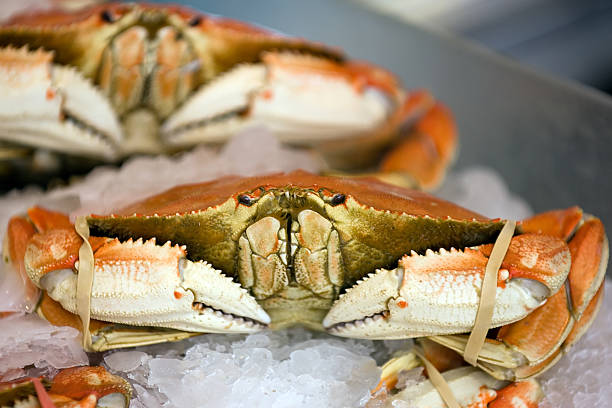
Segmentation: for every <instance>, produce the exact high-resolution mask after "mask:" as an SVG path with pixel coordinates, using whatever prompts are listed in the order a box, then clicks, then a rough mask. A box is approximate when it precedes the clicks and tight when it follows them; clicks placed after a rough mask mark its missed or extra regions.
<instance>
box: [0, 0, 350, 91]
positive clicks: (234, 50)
mask: <svg viewBox="0 0 612 408" xmlns="http://www.w3.org/2000/svg"><path fill="white" fill-rule="evenodd" d="M139 21H144V22H145V23H144V25H145V26H146V25H149V26H151V27H156V26H159V25H161V24H163V23H170V24H171V25H173V26H175V27H176V28H177V29H178V30H180V31H181V32H183V33H184V34H185V35H186V36H188V37H189V38H190V39H191V41H193V48H194V50H195V52H196V53H197V54H198V56H199V57H200V58H202V59H203V60H204V61H206V65H207V70H202V71H201V72H200V83H202V82H204V81H206V80H209V79H211V78H213V77H215V76H216V75H218V74H219V73H221V72H224V71H226V70H228V69H230V68H231V67H233V66H234V65H235V64H237V63H244V62H255V61H258V60H259V59H260V58H261V55H262V52H264V51H266V50H288V51H295V52H307V53H311V54H314V55H320V56H325V57H326V58H331V59H333V60H341V59H342V58H343V57H342V53H341V52H340V51H339V50H338V49H336V48H333V47H329V46H326V45H323V44H320V43H316V42H309V41H306V40H304V39H300V38H291V37H286V36H284V35H281V34H277V33H274V32H271V31H268V30H265V29H262V28H259V27H255V26H253V25H250V24H247V23H243V22H240V21H236V20H232V19H228V18H220V17H213V16H209V15H206V14H204V13H201V12H198V11H195V10H192V9H189V8H187V7H181V6H176V5H162V4H146V3H107V4H102V5H97V6H93V7H90V8H87V9H84V10H81V11H77V12H69V11H62V10H51V11H39V12H34V13H31V12H30V13H27V12H26V13H24V14H20V15H17V16H15V17H13V18H11V19H10V20H9V21H7V22H6V23H5V24H4V25H2V26H1V27H0V46H7V45H12V46H13V47H19V46H28V47H30V48H31V49H36V48H43V49H46V50H50V51H53V52H54V61H55V62H56V63H59V64H64V65H72V66H75V67H78V68H79V70H80V71H81V72H82V73H83V74H84V75H85V76H86V77H89V78H93V77H94V76H96V75H97V74H98V68H99V67H100V63H101V59H102V54H103V50H104V49H105V48H106V47H107V46H108V44H109V41H111V40H112V38H113V37H114V36H116V35H118V34H120V33H121V32H122V31H124V30H126V29H127V28H129V27H131V26H133V25H135V24H137V23H138V22H139Z"/></svg>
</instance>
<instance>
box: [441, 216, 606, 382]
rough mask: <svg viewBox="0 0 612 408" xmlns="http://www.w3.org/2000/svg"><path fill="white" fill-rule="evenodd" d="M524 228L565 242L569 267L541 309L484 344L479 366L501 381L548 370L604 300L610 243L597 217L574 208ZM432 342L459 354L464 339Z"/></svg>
mask: <svg viewBox="0 0 612 408" xmlns="http://www.w3.org/2000/svg"><path fill="white" fill-rule="evenodd" d="M522 230H523V231H526V232H534V233H539V234H541V233H544V234H550V235H554V236H557V237H559V238H562V239H564V240H569V243H568V248H569V250H570V253H571V258H572V260H571V268H570V272H569V275H568V277H567V281H566V282H565V283H564V285H563V287H562V288H561V289H560V290H559V291H558V292H557V293H555V294H554V295H553V296H551V297H550V298H548V300H547V301H546V303H545V304H544V305H542V306H541V307H539V308H538V309H536V310H534V311H533V312H532V313H530V314H529V315H528V316H527V317H525V318H524V319H521V320H519V321H517V322H514V323H511V324H508V325H505V326H504V327H502V328H501V329H500V330H499V331H498V332H497V333H496V335H495V338H489V339H488V341H487V342H486V343H485V344H484V346H483V348H482V350H481V352H480V354H479V357H478V366H479V367H480V368H482V369H483V370H485V371H486V372H488V373H489V374H491V375H493V376H494V377H496V378H499V379H507V380H517V379H526V378H530V377H533V376H536V375H539V374H541V373H543V372H544V371H546V370H547V369H548V368H550V367H552V365H554V364H555V363H556V362H557V361H558V360H559V358H560V357H561V356H562V355H563V353H565V352H567V351H568V350H569V348H570V347H571V346H572V345H573V344H574V343H575V342H576V341H577V340H578V339H579V338H580V336H581V335H582V334H583V333H584V332H585V330H586V329H587V328H588V327H589V325H590V324H591V322H592V321H593V319H594V318H595V316H596V314H597V310H598V308H599V305H600V304H601V299H602V297H603V285H602V282H603V279H604V277H605V271H606V266H607V264H608V240H607V237H606V233H605V230H604V226H603V224H602V222H601V221H600V220H599V219H597V218H595V217H590V216H586V217H583V214H582V210H581V209H580V208H578V207H573V208H568V209H566V210H555V211H549V212H546V213H542V214H538V215H536V216H534V217H532V218H529V219H527V220H525V221H524V222H523V223H522ZM431 339H432V340H434V341H436V342H438V343H440V344H442V345H444V346H446V347H449V348H451V349H453V350H455V351H456V352H458V353H460V354H463V352H464V350H465V344H466V342H467V336H466V335H453V336H434V337H432V338H431Z"/></svg>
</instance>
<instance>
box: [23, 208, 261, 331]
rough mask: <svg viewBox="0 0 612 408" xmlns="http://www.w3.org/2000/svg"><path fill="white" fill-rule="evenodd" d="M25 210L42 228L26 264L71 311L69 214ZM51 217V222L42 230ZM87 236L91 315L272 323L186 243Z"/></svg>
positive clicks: (243, 327)
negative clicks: (190, 254) (190, 256)
mask: <svg viewBox="0 0 612 408" xmlns="http://www.w3.org/2000/svg"><path fill="white" fill-rule="evenodd" d="M30 213H31V214H32V216H33V217H34V220H32V221H33V222H34V223H35V225H37V226H39V227H41V229H40V231H41V232H39V233H37V234H34V235H33V236H32V237H31V239H30V241H29V243H28V245H27V248H26V251H25V257H24V259H25V269H26V271H27V273H28V275H29V277H30V278H31V279H32V281H33V282H34V283H35V284H36V285H37V286H39V287H40V288H42V289H44V290H46V291H47V293H48V295H49V296H50V297H51V298H52V299H54V300H56V301H57V302H59V303H60V304H61V305H62V307H63V308H64V309H66V310H67V311H69V312H71V313H75V312H76V287H77V273H75V270H78V259H77V258H78V249H79V247H80V245H81V241H80V238H79V237H78V235H76V232H75V231H74V228H73V227H72V224H70V222H69V220H68V218H67V217H66V216H64V215H62V214H60V213H53V212H50V211H46V210H43V209H40V208H35V209H32V210H31V211H30ZM49 220H53V224H54V226H55V227H54V228H52V229H48V230H44V226H45V225H44V224H45V222H46V221H49ZM61 224H63V227H62V225H61ZM90 243H91V245H92V248H93V250H94V258H95V265H94V282H93V288H92V293H91V317H92V318H94V319H98V320H103V321H109V322H115V323H125V324H134V321H138V322H139V325H143V326H160V327H169V328H175V329H178V330H186V331H197V332H253V331H258V330H260V329H261V328H262V327H263V326H264V325H265V324H267V323H269V317H268V315H267V314H266V313H265V312H264V310H263V309H262V308H261V307H260V306H259V305H258V304H257V302H256V301H255V299H254V298H253V297H252V296H250V295H249V294H248V293H247V291H246V290H245V289H243V288H242V287H241V286H240V285H239V284H237V283H235V282H233V281H232V280H231V279H230V278H228V277H225V276H224V275H223V274H222V273H221V272H220V271H218V270H215V269H214V268H212V267H211V266H210V265H209V264H207V263H205V262H192V261H190V260H187V259H186V249H185V247H179V246H176V245H174V246H172V245H171V244H170V243H169V242H168V243H166V244H164V245H157V244H156V242H155V240H154V239H152V240H148V241H144V242H143V241H142V240H140V239H139V240H137V241H133V240H131V239H130V240H128V241H125V242H120V241H118V240H117V239H109V238H99V237H93V238H90ZM126 294H128V295H127V296H126Z"/></svg>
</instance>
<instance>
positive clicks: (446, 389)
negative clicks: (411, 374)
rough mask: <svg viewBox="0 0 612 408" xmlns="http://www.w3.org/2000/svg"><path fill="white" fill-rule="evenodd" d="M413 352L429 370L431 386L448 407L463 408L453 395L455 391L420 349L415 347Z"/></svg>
mask: <svg viewBox="0 0 612 408" xmlns="http://www.w3.org/2000/svg"><path fill="white" fill-rule="evenodd" d="M412 351H413V353H414V354H416V356H417V357H418V358H420V359H421V361H422V362H423V365H424V366H425V368H426V369H427V376H428V377H429V381H431V384H432V385H433V386H434V387H435V388H436V390H437V391H438V394H440V398H442V401H444V403H445V404H446V406H447V407H448V408H461V405H459V403H458V402H457V399H456V398H455V394H453V391H452V390H451V388H450V386H449V385H448V383H447V382H446V380H445V379H444V377H443V376H442V374H440V372H439V371H438V369H437V368H436V367H435V366H434V365H433V364H431V362H430V361H429V360H427V358H425V355H424V354H423V353H421V351H420V350H419V349H418V347H414V348H413V349H412Z"/></svg>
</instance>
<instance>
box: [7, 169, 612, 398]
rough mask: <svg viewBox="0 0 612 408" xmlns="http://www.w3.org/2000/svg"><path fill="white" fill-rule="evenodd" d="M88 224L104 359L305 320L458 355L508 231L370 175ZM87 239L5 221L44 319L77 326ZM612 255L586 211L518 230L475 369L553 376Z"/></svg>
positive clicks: (59, 217) (300, 181)
mask: <svg viewBox="0 0 612 408" xmlns="http://www.w3.org/2000/svg"><path fill="white" fill-rule="evenodd" d="M79 221H80V222H82V223H83V224H84V225H87V226H88V228H86V229H87V230H88V231H89V233H90V234H91V235H90V237H89V238H88V240H87V242H89V244H90V245H91V252H92V253H93V258H94V260H93V261H92V262H93V272H92V273H93V284H92V287H91V291H90V290H89V289H88V288H87V289H86V290H85V297H86V298H87V299H89V300H90V302H91V303H90V307H87V309H88V310H87V312H90V316H91V318H92V319H95V320H92V321H91V324H90V330H91V335H92V342H91V343H89V346H88V347H90V348H91V349H94V350H106V349H110V348H115V347H124V346H132V345H140V344H150V343H156V342H161V341H167V340H175V339H180V338H184V337H187V336H191V335H195V334H197V333H249V332H255V331H258V330H262V329H264V328H281V327H287V326H290V325H296V324H301V325H305V326H308V327H311V328H314V329H319V330H326V331H328V332H329V333H331V334H335V335H339V336H347V337H356V338H370V339H400V338H410V337H422V336H431V339H432V340H434V341H435V342H437V343H440V344H444V345H445V346H448V347H451V348H453V349H455V350H457V351H459V352H460V353H462V352H463V348H464V347H465V344H464V342H463V343H462V336H461V335H460V334H461V333H466V332H470V331H471V330H472V327H473V325H474V321H475V315H476V312H477V309H478V303H479V300H480V294H481V289H480V288H481V285H482V280H483V274H484V270H485V266H486V264H487V259H488V257H489V255H491V252H492V250H493V241H495V239H496V237H497V236H498V234H499V233H500V230H501V229H502V226H503V225H504V222H502V221H501V220H491V219H488V218H486V217H483V216H481V215H479V214H476V213H474V212H471V211H469V210H466V209H464V208H461V207H458V206H456V205H454V204H452V203H449V202H446V201H443V200H440V199H438V198H435V197H433V196H430V195H427V194H425V193H421V192H417V191H411V190H406V189H402V188H400V187H396V186H392V185H388V184H385V183H382V182H379V181H376V180H373V179H343V178H333V177H323V176H315V175H312V174H309V173H305V172H301V171H299V172H293V173H289V174H277V175H272V176H265V177H252V178H241V177H225V178H222V179H219V180H216V181H212V182H208V183H203V184H194V185H186V186H179V187H175V188H173V189H171V190H168V191H167V192H165V193H163V194H160V195H156V196H153V197H150V198H148V199H145V200H144V201H141V202H139V203H136V204H132V205H129V206H127V207H126V208H124V209H122V210H119V211H117V212H114V213H112V214H110V215H105V216H101V215H93V216H90V217H88V218H87V219H86V224H85V223H84V222H83V221H84V220H82V219H81V220H79ZM77 224H78V223H77ZM79 228H80V227H79ZM79 234H81V235H83V234H84V232H83V231H81V230H79V232H78V233H77V232H76V231H75V227H74V226H73V225H72V224H71V222H70V221H69V219H68V217H67V216H65V215H63V214H60V213H56V212H51V211H47V210H44V209H42V208H32V209H30V210H29V211H28V215H27V216H17V217H14V218H13V219H12V220H11V221H10V224H9V227H8V236H7V237H8V239H7V243H6V253H5V256H6V259H8V260H9V261H11V262H12V263H13V264H14V265H15V267H16V268H17V269H18V270H20V271H21V272H22V273H24V274H27V276H28V277H29V279H31V281H32V282H33V283H34V284H35V285H36V286H38V287H39V288H41V289H42V290H43V291H44V295H43V300H42V301H41V303H40V305H39V310H38V311H39V313H40V314H41V316H43V317H45V318H46V319H48V320H49V321H50V322H52V323H54V324H70V325H73V326H74V327H77V328H81V323H80V322H79V320H78V318H77V316H76V315H75V313H77V312H78V313H81V312H82V310H79V306H78V304H79V301H78V299H79V298H80V296H81V295H82V293H83V292H82V291H81V289H78V290H77V288H78V287H80V285H79V279H80V277H81V274H82V273H83V272H82V267H83V266H82V265H81V262H85V261H83V259H81V258H83V256H84V253H83V252H81V253H80V254H79V250H80V249H81V251H83V248H85V247H86V246H87V245H86V243H85V244H84V242H83V240H82V239H81V237H80V235H79ZM85 236H87V235H85ZM510 236H512V235H510ZM86 252H87V251H86ZM91 252H90V254H91ZM607 258H608V243H607V239H606V235H605V232H604V229H603V226H602V223H601V222H600V221H599V220H598V219H596V218H594V217H590V216H583V214H582V212H581V210H579V209H578V208H570V209H568V210H562V211H553V212H549V213H544V214H540V215H536V216H534V217H532V218H530V219H527V220H524V221H523V222H521V223H519V224H518V226H517V229H516V231H515V233H514V236H513V237H512V238H511V241H510V243H509V248H508V250H507V252H506V254H505V257H504V258H503V261H502V263H501V267H500V268H499V270H497V273H496V276H497V279H496V282H497V283H496V287H495V286H493V288H494V289H495V292H496V295H495V296H494V298H495V307H494V313H493V317H492V324H491V326H490V327H491V330H489V337H490V339H488V341H487V342H486V344H485V347H484V348H483V349H482V351H481V353H480V354H479V355H478V361H477V365H478V366H480V367H481V368H483V369H485V370H486V371H487V372H488V373H490V374H491V375H493V376H495V377H497V378H498V379H501V380H514V379H525V378H529V377H531V376H533V375H536V374H538V373H539V372H541V371H543V370H544V369H545V368H546V367H548V366H550V365H551V364H552V363H553V362H554V361H556V359H557V358H558V356H559V355H560V354H561V353H562V352H563V351H565V350H567V349H568V347H569V345H571V344H572V343H573V342H574V341H575V340H576V338H577V337H579V336H580V335H581V334H582V333H583V332H584V330H585V329H586V327H588V325H589V323H590V322H591V320H592V318H593V317H594V315H595V313H596V309H597V307H598V305H599V302H600V300H601V297H602V289H601V287H603V286H602V281H603V277H604V274H605V269H606V266H607ZM493 276H495V274H494V275H493ZM568 276H569V277H568ZM493 282H495V280H494V281H493ZM78 292H79V293H81V294H79V293H78ZM496 327H501V329H499V330H498V329H494V328H496ZM86 333H87V331H86ZM86 337H89V336H88V335H87V336H86ZM430 343H431V342H430ZM438 347H439V346H438ZM462 347H463V348H462ZM396 371H397V370H394V369H388V370H386V374H384V375H386V376H387V377H388V378H391V377H393V376H394V375H395V374H396ZM476 372H477V373H478V372H479V371H476ZM468 374H470V373H468ZM470 375H471V374H470ZM477 375H481V374H477ZM487 378H489V377H487ZM388 382H389V383H391V381H388ZM496 384H498V385H499V384H501V383H496ZM530 384H532V383H530ZM532 385H533V384H532ZM491 386H492V385H491ZM479 387H480V386H477V387H476V388H475V389H476V392H477V393H478V390H479ZM530 387H531V386H530ZM528 388H529V387H528ZM536 394H538V393H537V392H536V393H535V394H533V395H536ZM538 395H539V394H538ZM489 397H490V396H489Z"/></svg>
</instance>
